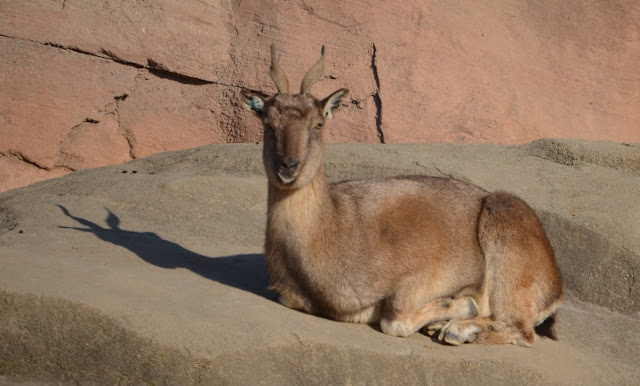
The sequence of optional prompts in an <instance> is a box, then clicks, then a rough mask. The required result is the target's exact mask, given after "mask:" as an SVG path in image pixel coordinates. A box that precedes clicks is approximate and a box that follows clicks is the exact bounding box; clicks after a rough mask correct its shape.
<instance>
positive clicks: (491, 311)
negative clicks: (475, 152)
mask: <svg viewBox="0 0 640 386" xmlns="http://www.w3.org/2000/svg"><path fill="white" fill-rule="evenodd" d="M324 58H325V54H324V46H323V47H322V55H321V56H320V59H319V60H318V62H317V63H316V64H315V65H314V66H313V67H312V68H311V69H310V70H309V72H308V73H307V74H306V76H305V77H304V80H303V81H302V86H301V87H300V93H299V94H296V95H293V94H291V93H290V90H289V81H288V80H287V77H286V75H285V73H284V71H283V70H282V68H281V67H280V65H279V64H278V61H277V59H276V54H275V48H274V46H273V45H272V46H271V61H272V63H271V77H272V79H273V81H274V82H275V84H276V86H277V88H278V93H277V94H275V95H274V96H272V97H270V98H268V97H267V96H266V95H264V94H261V93H258V92H254V91H249V90H246V89H243V90H242V92H241V101H242V103H243V106H244V107H245V108H247V109H249V110H250V111H252V112H253V113H254V114H256V115H257V116H258V117H259V118H260V119H261V121H262V123H263V125H264V148H263V161H264V166H265V169H266V172H267V177H268V211H267V231H266V242H265V259H266V263H267V268H268V271H269V278H270V288H271V289H272V290H275V291H276V292H278V293H279V295H280V302H281V303H282V304H284V305H285V306H287V307H290V308H294V309H298V310H301V311H304V312H307V313H310V314H316V315H320V316H323V317H327V318H330V319H335V320H339V321H349V322H358V323H380V327H381V329H382V331H383V332H384V333H386V334H389V335H393V336H403V337H405V336H408V335H411V334H413V333H414V332H416V331H418V330H419V329H421V328H422V327H425V331H426V332H427V333H429V334H430V335H433V334H435V333H438V332H439V334H438V338H439V339H440V340H441V341H445V342H447V343H449V344H453V345H460V344H462V343H465V342H474V343H492V344H500V343H513V344H517V345H522V346H530V345H531V344H533V343H534V341H535V330H534V329H535V327H536V326H538V325H541V324H542V325H543V326H542V327H545V326H546V327H547V329H546V331H547V332H548V333H549V334H550V336H551V337H552V338H555V336H554V335H555V334H554V333H553V329H552V327H553V322H554V321H555V315H554V313H555V311H556V310H557V309H558V307H559V306H560V304H561V303H562V281H561V277H560V272H559V270H558V267H557V264H556V261H555V258H554V253H553V249H552V247H551V244H550V243H549V240H548V239H547V236H546V235H545V233H544V230H543V228H542V225H541V223H540V220H539V219H538V217H537V216H536V214H535V213H534V211H533V210H532V209H531V208H530V207H529V206H528V205H527V204H526V203H525V202H524V201H522V200H521V199H519V198H518V197H516V196H514V195H512V194H509V193H505V192H496V193H489V192H487V191H485V190H484V189H482V188H480V187H478V186H474V185H472V184H468V183H465V182H462V181H457V180H455V179H451V178H440V177H426V176H404V177H396V178H380V179H371V180H359V181H346V182H339V183H336V184H328V183H327V181H326V178H325V173H324V170H323V155H324V143H323V139H322V137H323V134H324V130H325V129H324V124H325V121H326V120H327V119H328V118H332V112H333V110H334V108H336V107H337V106H338V105H339V104H340V101H341V99H342V98H343V97H344V96H345V95H347V93H348V91H347V90H346V89H339V90H337V91H335V92H334V93H332V94H331V95H329V96H328V97H326V98H325V99H323V100H318V99H316V98H315V97H313V96H312V95H310V94H309V89H310V87H311V85H312V84H313V83H314V82H315V81H316V80H317V79H318V78H319V77H320V76H321V75H322V73H323V71H324ZM543 322H544V324H543Z"/></svg>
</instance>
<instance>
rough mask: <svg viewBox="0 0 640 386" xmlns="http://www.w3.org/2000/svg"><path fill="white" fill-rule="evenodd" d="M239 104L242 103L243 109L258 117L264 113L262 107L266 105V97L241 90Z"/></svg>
mask: <svg viewBox="0 0 640 386" xmlns="http://www.w3.org/2000/svg"><path fill="white" fill-rule="evenodd" d="M240 102H241V103H242V107H244V108H245V109H247V110H249V111H251V112H252V113H254V114H256V115H260V114H262V112H263V111H264V105H265V104H266V103H267V97H266V96H265V95H263V94H260V93H257V92H254V91H249V90H247V89H246V88H243V89H241V90H240Z"/></svg>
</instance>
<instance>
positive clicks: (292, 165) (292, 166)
mask: <svg viewBox="0 0 640 386" xmlns="http://www.w3.org/2000/svg"><path fill="white" fill-rule="evenodd" d="M298 165H300V160H297V159H295V158H287V159H285V160H283V161H282V169H283V170H285V171H286V172H287V173H293V172H295V171H296V169H297V168H298Z"/></svg>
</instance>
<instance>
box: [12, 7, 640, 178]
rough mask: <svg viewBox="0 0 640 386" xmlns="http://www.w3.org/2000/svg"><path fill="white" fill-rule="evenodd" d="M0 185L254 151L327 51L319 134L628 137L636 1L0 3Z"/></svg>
mask: <svg viewBox="0 0 640 386" xmlns="http://www.w3.org/2000/svg"><path fill="white" fill-rule="evenodd" d="M0 14H1V15H2V17H1V18H0V190H6V189H10V188H14V187H18V186H23V185H26V184H28V183H31V182H34V181H38V180H41V179H44V178H49V177H55V176H58V175H62V174H65V173H67V172H69V171H73V170H78V169H82V168H86V167H94V166H99V165H104V164H114V163H120V162H123V161H127V160H129V159H131V158H137V157H141V156H145V155H149V154H153V153H157V152H161V151H167V150H175V149H183V148H188V147H192V146H197V145H202V144H207V143H221V142H255V141H259V140H260V138H261V129H260V127H259V124H258V122H257V120H254V119H253V117H251V116H250V114H246V113H245V112H243V111H241V109H240V107H239V105H238V103H237V94H238V89H239V87H248V88H251V89H255V90H263V91H265V92H267V93H273V92H275V87H274V86H273V85H272V84H271V81H270V79H269V75H268V66H269V52H268V47H269V44H270V43H272V42H275V43H276V44H277V46H278V52H279V54H280V55H281V63H282V64H283V66H284V67H285V69H286V71H287V73H288V75H289V78H290V80H291V83H292V88H293V89H297V85H298V84H299V83H298V82H299V81H300V79H301V77H302V75H303V74H304V72H305V71H306V69H307V68H308V67H309V66H310V65H311V64H312V63H313V62H314V61H315V60H316V59H317V56H318V54H319V47H320V45H321V44H323V43H326V44H327V52H328V59H327V68H326V71H325V75H324V77H323V78H321V79H320V80H319V82H318V83H317V84H316V85H315V86H314V89H313V92H314V94H315V95H317V96H319V97H323V96H325V95H327V94H328V93H330V92H331V91H333V90H335V89H337V88H340V87H348V88H349V89H350V91H351V94H350V97H349V98H348V99H347V100H346V101H345V102H344V105H343V106H342V111H341V112H340V114H341V115H342V119H341V123H340V124H339V125H335V126H334V127H333V129H332V131H331V132H330V133H329V141H331V142H368V143H374V142H385V143H392V142H440V141H447V142H497V143H503V144H514V143H524V142H529V141H531V140H534V139H537V138H542V137H559V138H581V139H590V140H612V141H621V142H640V130H638V127H639V125H640V109H638V106H640V92H639V90H640V70H639V69H638V66H637V63H639V62H640V43H639V41H640V40H639V39H640V27H639V26H638V23H637V22H636V21H637V20H638V18H640V3H638V2H631V1H615V0H614V1H608V2H605V3H593V2H588V3H584V4H583V3H580V2H536V3H535V4H534V3H527V2H515V3H514V2H509V1H506V0H495V1H481V2H459V1H429V2H424V1H417V0H412V1H404V2H401V4H398V2H395V1H394V2H392V1H384V2H379V1H365V2H362V1H358V2H356V1H351V0H349V1H342V2H321V4H318V5H310V3H308V2H304V1H293V0H286V1H282V2H279V3H277V4H271V3H270V2H239V1H210V2H198V1H193V0H189V1H181V2H175V1H170V0H153V1H147V2H127V1H109V2H86V1H77V0H58V1H54V0H33V1H28V2H27V1H21V0H2V1H1V2H0Z"/></svg>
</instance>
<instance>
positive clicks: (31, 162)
mask: <svg viewBox="0 0 640 386" xmlns="http://www.w3.org/2000/svg"><path fill="white" fill-rule="evenodd" d="M0 156H4V157H12V158H16V159H18V160H20V161H22V162H24V163H27V164H29V165H31V166H35V167H36V168H38V169H40V170H46V171H50V170H51V168H48V167H46V166H44V165H40V164H39V163H37V162H36V161H34V160H32V159H31V158H29V157H27V156H26V155H24V154H22V153H21V152H19V151H13V150H5V151H3V152H0Z"/></svg>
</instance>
